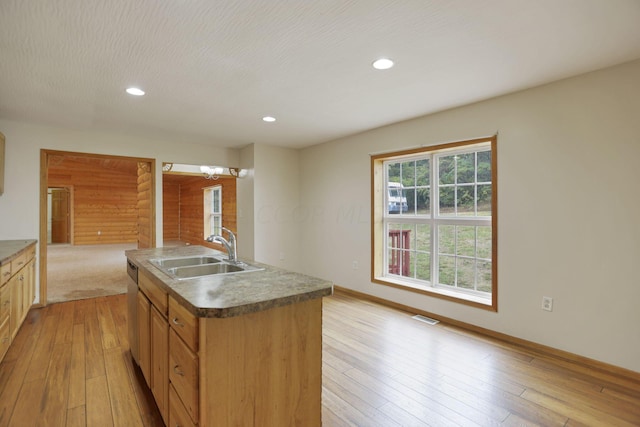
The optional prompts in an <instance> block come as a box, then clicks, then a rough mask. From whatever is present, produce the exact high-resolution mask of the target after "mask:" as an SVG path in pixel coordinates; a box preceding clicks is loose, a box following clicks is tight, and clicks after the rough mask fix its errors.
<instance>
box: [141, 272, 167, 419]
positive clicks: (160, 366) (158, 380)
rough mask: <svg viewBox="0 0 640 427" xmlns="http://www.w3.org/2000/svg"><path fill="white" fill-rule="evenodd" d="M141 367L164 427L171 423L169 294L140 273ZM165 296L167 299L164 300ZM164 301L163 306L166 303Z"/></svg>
mask: <svg viewBox="0 0 640 427" xmlns="http://www.w3.org/2000/svg"><path fill="white" fill-rule="evenodd" d="M138 286H139V289H140V290H139V291H138V295H137V315H138V352H139V354H138V358H139V360H138V364H139V366H140V370H141V371H142V374H143V376H144V379H145V380H146V382H147V385H148V386H149V389H150V390H151V393H152V394H153V397H154V399H155V401H156V404H157V405H158V409H159V411H160V415H161V416H162V419H163V420H164V422H165V424H167V423H168V421H169V361H168V360H169V323H168V321H167V294H166V293H165V292H164V291H162V290H161V289H160V288H159V287H158V286H157V285H156V284H154V283H153V282H152V281H151V279H150V278H149V277H148V276H146V275H145V273H144V272H139V273H138ZM163 295H164V296H163ZM163 301H164V303H163Z"/></svg>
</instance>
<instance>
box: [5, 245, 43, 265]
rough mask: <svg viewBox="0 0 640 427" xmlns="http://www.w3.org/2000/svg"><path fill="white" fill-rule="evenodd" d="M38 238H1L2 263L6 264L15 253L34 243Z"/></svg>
mask: <svg viewBox="0 0 640 427" xmlns="http://www.w3.org/2000/svg"><path fill="white" fill-rule="evenodd" d="M36 242H37V240H29V239H23V240H0V265H2V264H6V263H8V262H10V261H11V259H12V258H13V257H14V255H16V254H18V253H19V252H21V251H23V250H24V249H26V248H28V247H29V246H31V245H34V244H35V243H36Z"/></svg>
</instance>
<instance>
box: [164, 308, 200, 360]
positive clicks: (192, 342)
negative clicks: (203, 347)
mask: <svg viewBox="0 0 640 427" xmlns="http://www.w3.org/2000/svg"><path fill="white" fill-rule="evenodd" d="M169 324H170V325H171V327H172V328H173V329H174V330H175V331H176V332H177V333H178V335H179V336H180V338H182V339H183V340H184V342H185V343H187V345H188V346H189V347H190V348H191V350H192V351H194V352H197V351H198V318H197V317H196V316H194V315H193V314H191V313H189V311H188V310H187V309H186V308H184V307H183V306H181V305H180V303H178V302H177V301H176V300H174V299H173V298H169Z"/></svg>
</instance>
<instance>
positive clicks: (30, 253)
mask: <svg viewBox="0 0 640 427" xmlns="http://www.w3.org/2000/svg"><path fill="white" fill-rule="evenodd" d="M35 255H36V247H35V244H33V245H31V246H29V247H27V248H26V249H24V250H23V251H21V252H19V253H18V254H16V256H15V257H14V258H13V259H12V260H11V261H10V262H9V263H5V264H2V265H1V266H0V361H2V359H3V358H4V356H5V354H6V353H7V350H8V349H9V346H10V345H11V342H12V341H13V339H14V338H15V336H16V335H17V334H18V330H19V329H20V326H21V325H22V323H23V322H24V319H25V318H26V317H27V313H28V312H29V309H30V308H31V305H32V304H33V300H34V298H35V278H36V275H35Z"/></svg>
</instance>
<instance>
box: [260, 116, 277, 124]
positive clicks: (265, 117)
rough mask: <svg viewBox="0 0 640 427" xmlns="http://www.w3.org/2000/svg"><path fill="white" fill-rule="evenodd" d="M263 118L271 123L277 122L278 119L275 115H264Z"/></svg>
mask: <svg viewBox="0 0 640 427" xmlns="http://www.w3.org/2000/svg"><path fill="white" fill-rule="evenodd" d="M262 120H264V121H265V122H269V123H271V122H275V121H276V118H275V117H271V116H264V117H263V118H262Z"/></svg>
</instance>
